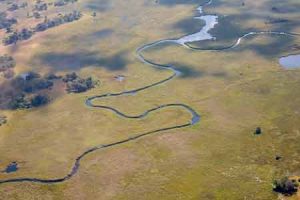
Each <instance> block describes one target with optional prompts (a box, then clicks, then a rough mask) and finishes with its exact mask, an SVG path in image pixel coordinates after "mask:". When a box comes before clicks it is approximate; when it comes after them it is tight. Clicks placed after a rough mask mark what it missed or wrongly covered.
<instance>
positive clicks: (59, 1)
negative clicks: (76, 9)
mask: <svg viewBox="0 0 300 200" xmlns="http://www.w3.org/2000/svg"><path fill="white" fill-rule="evenodd" d="M75 2H77V0H57V1H56V2H54V6H56V7H60V6H64V5H67V4H69V3H75Z"/></svg>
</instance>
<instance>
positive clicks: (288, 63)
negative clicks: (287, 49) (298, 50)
mask: <svg viewBox="0 0 300 200" xmlns="http://www.w3.org/2000/svg"><path fill="white" fill-rule="evenodd" d="M279 63H280V65H281V66H282V67H284V68H285V69H296V68H300V54H299V55H290V56H286V57H282V58H280V59H279Z"/></svg>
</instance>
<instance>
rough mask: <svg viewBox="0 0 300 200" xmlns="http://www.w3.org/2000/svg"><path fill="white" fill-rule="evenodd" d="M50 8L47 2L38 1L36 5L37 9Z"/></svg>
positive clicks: (35, 8)
mask: <svg viewBox="0 0 300 200" xmlns="http://www.w3.org/2000/svg"><path fill="white" fill-rule="evenodd" d="M47 9H48V5H47V3H44V2H41V1H38V2H37V3H36V4H35V5H34V9H33V10H35V11H44V10H47Z"/></svg>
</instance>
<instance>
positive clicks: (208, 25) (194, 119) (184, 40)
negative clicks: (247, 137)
mask: <svg viewBox="0 0 300 200" xmlns="http://www.w3.org/2000/svg"><path fill="white" fill-rule="evenodd" d="M212 3H213V0H209V1H207V2H206V3H204V4H203V5H201V6H199V7H198V9H197V10H198V12H199V14H200V17H195V19H199V20H204V21H205V26H204V27H203V28H202V29H201V30H200V31H199V32H197V33H194V34H191V35H187V36H183V37H181V38H179V39H165V40H160V41H156V42H153V43H150V44H146V45H143V46H141V47H139V48H138V49H137V50H136V54H137V56H138V58H139V60H140V61H141V62H143V63H144V64H147V65H149V66H151V67H155V68H159V69H164V70H168V71H170V72H172V75H170V76H169V77H167V78H165V79H163V80H160V81H158V82H155V83H152V84H150V85H146V86H144V87H141V88H137V89H133V90H129V91H123V92H120V93H107V94H102V95H98V96H92V97H89V98H87V99H86V101H85V104H86V106H88V107H90V108H98V109H105V110H109V111H111V112H114V113H115V114H116V115H118V116H121V117H123V118H128V119H141V118H144V117H146V116H147V115H149V114H151V113H152V112H155V111H157V110H161V109H164V108H170V107H172V108H177V109H183V110H185V111H186V112H188V113H189V114H190V115H191V118H190V121H188V122H185V123H182V124H181V125H176V126H171V127H164V128H159V129H156V130H152V131H148V132H144V133H139V134H135V135H133V136H131V137H129V138H127V139H124V140H120V141H116V142H114V143H109V144H101V145H99V146H95V147H93V148H90V149H88V150H86V151H84V152H83V153H82V154H81V155H79V156H78V157H77V158H76V159H75V162H74V164H73V167H72V169H71V170H70V172H69V173H68V174H67V175H65V176H64V177H61V178H54V179H42V178H13V179H6V180H0V184H5V183H17V182H34V183H42V184H55V183H61V182H64V181H67V180H69V179H71V178H72V177H73V176H74V175H75V174H76V173H77V172H78V171H79V169H80V163H81V160H82V159H83V158H84V157H85V156H87V155H88V154H91V153H93V152H95V151H98V150H103V149H107V148H111V147H114V146H117V145H121V144H124V143H128V142H131V141H134V140H137V139H140V138H142V137H145V136H148V135H152V134H155V133H161V132H164V131H169V130H174V129H181V128H186V127H189V126H193V125H195V124H197V123H199V122H200V115H199V114H198V113H197V111H196V110H194V109H193V108H191V107H190V106H188V105H185V104H180V103H176V104H164V105H160V106H158V107H155V108H152V109H150V110H147V111H145V112H144V113H142V114H140V115H127V114H125V113H123V112H121V111H119V110H117V109H115V108H113V107H109V106H103V105H97V104H94V103H93V101H94V100H99V99H103V98H111V97H118V96H123V95H131V94H136V93H138V92H142V91H144V90H147V89H149V88H153V87H156V86H159V85H161V84H164V83H166V82H168V81H171V80H172V79H174V78H176V77H178V76H180V71H178V70H176V69H175V67H174V66H172V65H164V64H159V63H155V62H153V61H151V60H149V59H147V58H145V57H144V56H143V51H145V50H147V49H150V48H153V47H155V46H157V45H159V44H162V43H174V44H179V45H182V46H183V47H186V48H188V49H191V50H199V51H224V50H230V49H233V48H236V47H237V46H239V45H240V43H241V42H242V40H243V39H246V38H247V37H249V36H253V35H283V36H289V37H294V36H300V34H296V33H287V32H273V31H262V32H249V33H247V34H245V35H243V36H241V37H239V38H238V39H237V40H236V41H235V42H234V43H233V44H232V45H230V46H228V47H223V48H220V49H201V48H196V47H192V46H190V45H189V44H188V43H192V42H196V41H203V40H213V39H215V38H214V37H212V36H211V35H210V34H209V30H211V29H212V28H214V27H215V25H216V24H217V23H218V16H216V15H204V14H203V7H205V6H208V5H210V4H212Z"/></svg>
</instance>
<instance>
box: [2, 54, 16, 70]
mask: <svg viewBox="0 0 300 200" xmlns="http://www.w3.org/2000/svg"><path fill="white" fill-rule="evenodd" d="M15 65H16V62H15V60H14V59H13V57H11V56H8V55H3V56H0V72H4V71H6V70H9V69H12V68H14V67H15Z"/></svg>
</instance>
